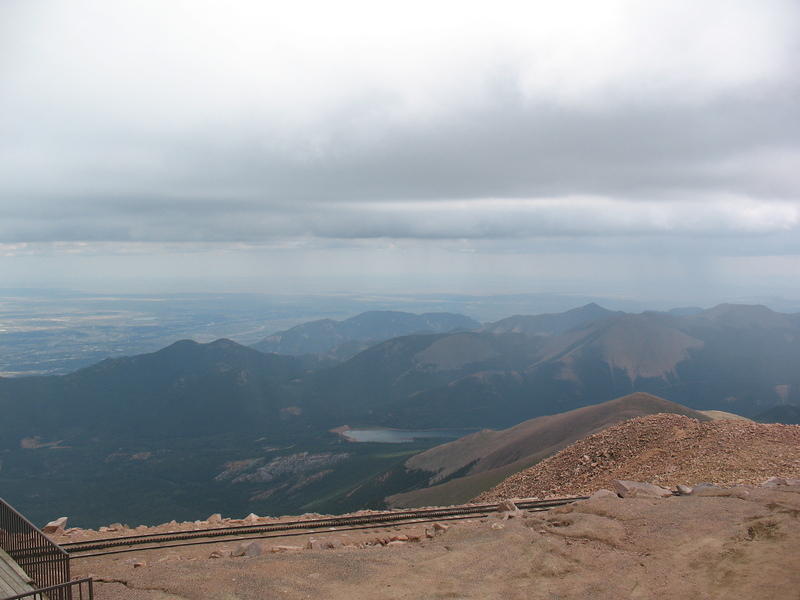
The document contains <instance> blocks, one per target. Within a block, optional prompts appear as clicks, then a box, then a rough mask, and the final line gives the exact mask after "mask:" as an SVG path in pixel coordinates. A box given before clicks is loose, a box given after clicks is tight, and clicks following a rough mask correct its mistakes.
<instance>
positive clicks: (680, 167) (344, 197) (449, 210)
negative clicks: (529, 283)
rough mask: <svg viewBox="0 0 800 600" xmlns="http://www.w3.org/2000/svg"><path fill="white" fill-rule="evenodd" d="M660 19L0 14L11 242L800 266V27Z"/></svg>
mask: <svg viewBox="0 0 800 600" xmlns="http://www.w3.org/2000/svg"><path fill="white" fill-rule="evenodd" d="M501 5H502V6H501ZM578 5H580V6H581V7H583V9H585V11H582V12H581V14H584V13H585V15H584V16H585V18H583V19H580V18H575V14H576V9H577V8H579V6H578ZM112 6H113V7H112ZM458 6H460V5H458ZM642 6H643V5H641V4H640V3H636V2H627V1H624V0H619V1H616V0H614V1H612V0H609V1H608V2H598V3H591V6H587V5H586V4H585V3H583V4H580V3H577V4H576V3H574V2H566V3H565V6H564V7H563V8H555V7H550V6H549V3H548V8H546V9H545V8H544V7H543V6H537V7H530V6H528V5H527V3H525V4H523V3H515V2H507V3H503V2H501V3H500V4H498V5H497V6H494V5H493V6H488V5H487V6H485V7H479V8H477V9H476V8H473V7H470V8H463V9H462V10H458V11H455V12H454V9H455V8H457V6H456V5H452V6H448V7H445V6H442V7H439V6H438V5H437V7H434V8H429V9H427V8H426V7H425V6H424V5H422V4H419V5H417V4H415V3H411V4H410V5H409V6H408V7H407V8H406V9H405V10H404V12H403V13H402V14H397V15H393V17H392V18H391V19H388V20H387V19H386V18H385V17H384V16H383V15H381V14H379V13H378V12H374V9H373V8H365V6H364V5H363V4H359V3H355V2H354V3H351V2H349V1H348V2H344V3H343V4H342V5H341V6H340V7H339V9H340V10H339V11H338V12H336V11H334V12H327V10H328V9H326V8H325V7H324V5H323V4H315V3H311V4H309V5H308V6H306V5H303V6H299V7H286V8H281V9H273V8H266V7H265V6H264V5H261V3H247V2H241V3H240V4H236V9H237V10H229V9H228V8H227V7H223V6H222V5H221V4H217V3H215V2H209V3H202V4H201V5H199V6H198V5H197V4H196V3H183V2H175V3H174V4H173V3H170V5H169V7H164V5H163V3H158V2H135V3H134V2H131V3H127V2H120V3H95V2H91V1H90V0H80V1H78V2H60V1H54V2H53V3H47V4H45V3H38V2H21V1H10V2H6V3H4V4H3V5H2V6H0V23H4V24H5V25H0V28H2V29H0V57H2V58H0V132H2V136H0V245H2V244H5V246H6V247H7V248H8V249H9V250H8V253H10V255H13V254H14V253H16V252H19V248H20V244H22V245H25V244H28V245H27V246H24V247H25V248H26V250H25V252H31V251H32V250H31V248H34V247H37V246H36V245H37V244H38V245H40V247H41V248H42V252H43V253H45V254H47V253H51V252H53V250H52V248H53V246H52V243H56V242H65V243H68V244H72V243H79V242H87V243H88V244H89V247H88V248H87V247H86V246H80V247H77V246H76V247H75V248H77V249H76V250H75V251H76V252H78V253H81V252H90V253H91V252H92V250H90V249H89V248H95V249H101V250H100V251H102V252H111V250H110V246H109V245H108V244H105V243H106V242H110V243H117V244H137V243H142V244H145V245H147V244H149V245H150V248H151V251H150V252H151V253H152V254H153V255H158V254H159V253H162V252H175V249H174V247H173V246H170V245H169V244H172V243H176V244H186V245H189V244H200V245H202V244H209V246H208V247H209V248H221V247H223V246H224V247H233V245H236V244H244V245H245V247H246V248H250V247H251V245H252V246H253V247H262V248H263V247H265V246H266V245H272V246H271V247H273V248H274V247H281V248H294V249H295V251H297V252H310V251H311V250H310V248H317V249H319V248H338V249H342V248H350V249H351V250H352V251H354V252H363V251H373V250H375V249H376V248H379V247H382V246H385V247H389V246H391V245H392V244H393V243H394V241H403V242H402V243H403V244H406V243H409V242H413V241H414V240H418V241H419V242H420V243H421V244H423V245H428V244H431V243H433V244H436V243H437V242H441V244H440V246H439V247H438V250H436V251H437V252H440V253H442V255H443V256H444V255H446V254H447V253H453V252H460V253H465V252H471V253H475V254H481V255H487V256H498V255H505V254H509V253H514V252H516V253H520V254H526V253H527V254H531V255H546V254H547V253H548V252H551V253H552V252H572V253H576V254H580V253H586V254H589V255H590V254H595V253H598V252H607V253H613V252H616V253H620V254H624V253H626V252H641V249H642V248H647V247H650V248H655V250H654V251H655V252H660V253H662V254H669V253H673V254H675V255H676V256H679V255H681V256H682V255H688V254H692V253H693V254H695V255H702V254H709V255H721V256H741V255H752V256H767V255H770V256H777V255H786V254H791V253H797V252H800V249H798V248H797V246H798V243H797V242H796V239H797V238H798V235H797V234H798V229H800V196H798V192H797V190H798V189H800V108H798V106H799V105H798V103H797V98H798V97H800V75H798V71H797V69H796V66H795V57H796V56H797V55H798V51H800V8H799V7H798V5H797V4H796V3H794V2H792V1H789V0H787V1H780V0H775V1H766V2H755V1H748V0H741V1H737V2H721V1H719V2H717V1H709V2H708V3H704V4H703V5H702V6H700V7H698V6H697V5H696V4H694V5H692V4H691V3H689V2H688V0H687V1H686V2H683V1H677V0H676V1H675V2H666V1H665V2H653V3H648V5H647V6H648V8H647V9H643V8H642ZM310 8H313V10H314V11H317V13H315V14H318V16H319V19H315V20H314V22H309V20H308V19H307V16H306V13H307V12H308V10H309V9H310ZM689 8H691V9H692V10H689ZM426 10H427V11H428V12H427V13H426V12H425V11H426ZM531 11H533V12H536V13H537V14H536V16H537V17H539V18H537V19H533V18H531V17H532V16H533V13H532V12H531ZM340 13H341V14H340ZM188 14H192V20H191V21H188V20H186V18H185V17H186V16H187V15H188ZM423 14H426V19H421V16H422V15H423ZM156 17H158V18H156ZM9 23H13V25H14V26H11V25H9ZM393 240H394V241H393ZM48 244H50V245H48ZM459 244H463V246H459ZM243 251H245V250H241V249H239V250H236V252H243ZM337 251H338V250H337ZM443 260H444V259H443ZM445 262H446V261H445Z"/></svg>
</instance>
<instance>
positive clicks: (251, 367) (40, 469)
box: [0, 304, 800, 520]
mask: <svg viewBox="0 0 800 600" xmlns="http://www.w3.org/2000/svg"><path fill="white" fill-rule="evenodd" d="M398 314H399V315H403V314H404V313H393V312H377V313H367V316H363V315H361V316H360V317H361V318H358V317H356V318H354V319H353V320H348V321H354V322H355V325H353V323H352V322H351V324H350V325H347V326H346V327H345V330H346V331H349V333H347V335H348V336H350V337H349V338H347V339H346V340H345V341H344V342H343V343H344V344H347V343H350V342H353V343H355V342H358V343H362V342H363V341H364V340H368V339H372V340H375V339H380V338H381V337H382V336H386V335H391V334H392V333H393V332H395V331H397V330H398V328H400V329H402V330H403V331H408V330H409V329H410V330H412V331H414V333H410V334H408V335H400V336H397V337H390V338H389V339H385V340H383V341H380V342H377V343H375V344H373V345H371V346H369V347H368V348H366V349H365V350H363V351H361V352H358V353H357V354H355V355H354V356H352V357H350V358H348V359H346V360H339V361H338V362H336V363H335V364H332V366H327V367H324V368H320V362H319V361H315V360H309V359H308V356H307V355H305V354H303V355H299V356H297V355H281V354H277V353H265V352H262V351H259V350H257V349H254V348H248V347H245V346H242V345H240V344H237V343H235V342H233V341H230V340H224V339H222V340H217V341H215V342H211V343H208V344H199V343H196V342H193V341H190V340H183V341H179V342H176V343H174V344H172V345H170V346H168V347H166V348H164V349H162V350H160V351H158V352H154V353H151V354H144V355H138V356H132V357H125V358H114V359H107V360H104V361H102V362H100V363H97V364H95V365H93V366H90V367H87V368H84V369H81V370H79V371H76V372H74V373H71V374H68V375H60V376H48V377H19V378H0V414H3V415H4V418H3V419H2V421H0V460H2V464H1V465H0V484H2V485H3V486H4V487H8V489H13V490H17V493H18V494H19V495H20V497H19V498H18V503H19V504H20V505H21V506H26V507H28V509H29V510H31V511H33V512H32V513H31V514H44V513H45V512H46V511H47V510H48V509H47V507H48V506H51V505H52V503H53V502H54V498H56V497H62V496H63V495H64V493H65V490H71V489H73V488H74V487H75V486H77V485H78V482H79V481H81V479H80V478H81V477H85V478H90V479H92V481H95V482H96V483H95V484H94V485H93V486H88V487H87V486H86V485H85V483H86V482H85V480H84V481H83V484H84V485H83V487H82V488H81V490H84V491H76V492H74V494H73V495H74V497H75V498H77V499H78V500H76V505H75V506H76V507H75V510H76V511H77V512H78V513H80V512H81V511H87V512H88V510H89V504H88V503H90V502H96V503H97V504H96V506H94V507H92V513H91V514H92V515H101V514H102V510H103V506H105V505H109V506H113V505H114V503H115V502H120V501H124V502H127V506H128V509H129V510H130V514H131V515H132V516H131V517H130V519H131V520H133V519H134V518H139V519H141V520H145V518H146V519H155V518H157V515H162V514H164V515H167V514H173V513H174V508H175V506H176V505H180V506H183V507H185V511H186V512H187V513H191V514H192V515H196V518H202V517H203V516H205V515H203V512H206V510H207V509H211V512H213V509H215V508H216V509H217V510H218V509H219V507H218V506H217V507H215V506H213V505H212V504H213V503H214V502H217V503H219V502H223V503H224V504H225V505H226V506H229V507H233V508H235V509H236V510H241V511H243V514H247V512H250V511H253V512H261V513H264V512H270V513H276V512H283V511H293V510H297V508H298V507H304V508H305V509H308V510H312V509H313V510H334V509H335V510H346V509H352V508H360V507H363V506H381V505H382V504H383V502H384V501H383V498H384V497H385V496H387V495H390V494H394V493H403V492H413V491H414V490H416V489H419V488H423V487H430V486H431V485H442V484H443V485H444V486H449V488H447V489H446V490H445V491H446V492H447V493H450V492H449V491H447V490H451V491H452V490H455V489H456V487H458V486H461V487H463V488H464V489H468V488H474V482H475V481H478V480H480V479H481V478H483V480H488V479H490V478H492V477H495V475H496V474H497V473H499V471H497V470H498V469H500V470H504V469H506V470H507V469H513V468H516V467H517V466H519V465H518V464H516V463H517V462H518V461H520V460H522V461H523V462H524V461H529V460H533V459H532V458H531V457H535V456H538V454H537V453H539V452H540V451H543V450H537V449H536V447H530V448H527V449H519V448H522V446H524V445H525V444H522V446H520V445H519V444H517V445H516V446H515V444H516V442H514V443H511V442H509V441H508V440H516V439H517V438H516V436H517V433H519V432H520V431H524V430H527V428H531V430H532V431H538V430H537V428H538V427H541V426H542V425H541V423H545V422H546V421H541V422H539V424H538V425H533V424H530V423H529V424H527V425H526V426H525V427H522V426H520V427H521V429H519V430H516V431H517V433H512V432H514V431H515V430H514V429H512V430H511V431H510V432H503V433H499V432H498V433H491V434H489V433H483V434H481V435H482V436H483V438H486V439H487V440H490V441H491V443H490V444H489V446H487V448H489V447H492V448H495V449H496V450H497V452H499V454H496V453H495V450H492V452H488V451H487V452H486V453H485V454H486V456H484V455H483V451H480V452H479V454H480V457H477V458H476V455H475V454H474V453H473V454H470V452H468V451H467V450H466V448H467V447H468V444H466V442H462V443H461V444H462V445H461V446H459V447H460V448H462V450H463V453H464V456H465V457H470V456H472V457H473V459H471V460H470V461H469V462H463V461H462V462H461V463H453V464H451V465H449V466H446V467H443V468H441V469H440V468H438V467H437V468H433V467H431V469H432V470H428V467H430V465H428V466H425V467H424V468H423V467H422V466H421V465H422V463H420V462H415V460H416V461H422V460H423V458H417V459H414V458H413V455H414V454H418V453H419V452H422V451H425V450H427V449H429V448H430V447H432V446H433V445H435V444H436V441H435V440H416V441H415V442H413V443H408V444H405V445H402V450H401V451H398V452H394V453H392V452H390V453H387V452H386V451H385V446H384V445H383V444H377V443H366V444H359V443H348V442H346V441H344V440H343V439H342V438H340V437H339V436H337V435H335V434H333V433H329V430H331V429H333V428H338V427H340V426H342V425H345V424H346V425H349V426H351V427H356V428H358V427H394V428H412V429H430V428H466V429H475V430H482V429H485V428H493V429H505V428H509V427H512V428H513V427H514V426H515V425H519V424H520V423H523V422H525V421H528V420H530V419H536V418H538V417H543V416H546V415H555V414H558V413H568V412H569V411H574V410H575V409H581V408H582V407H592V406H593V405H601V403H604V402H607V401H609V400H612V399H615V398H619V397H622V396H626V395H629V394H631V393H634V392H647V393H650V394H654V395H657V396H660V397H661V398H664V399H665V400H666V401H670V402H675V403H679V404H681V405H683V406H684V407H688V408H686V409H684V410H689V409H693V410H706V409H713V410H720V411H727V412H733V413H738V414H741V415H745V416H749V417H757V418H759V419H776V420H780V419H795V418H796V407H797V406H798V405H800V369H798V365H800V316H798V315H792V314H782V313H776V312H774V311H771V310H770V309H768V308H766V307H763V306H744V305H719V306H717V307H714V308H712V309H708V310H702V311H699V312H698V311H697V310H694V309H686V310H678V311H671V312H666V313H665V312H645V313H641V314H630V313H621V312H616V311H608V310H605V309H603V308H602V307H599V306H597V305H593V304H590V305H587V306H584V307H580V308H577V309H574V310H571V311H567V312H566V313H561V314H553V315H538V316H532V317H526V316H516V317H511V318H509V319H503V320H501V321H498V322H495V323H488V324H484V325H482V326H481V325H479V324H477V323H475V322H474V321H472V320H471V319H469V318H467V317H461V316H458V315H446V316H442V315H441V314H439V315H438V316H436V317H433V316H431V315H420V316H419V319H408V318H407V317H406V316H398ZM341 323H347V321H343V322H341ZM399 323H400V324H399ZM420 323H427V324H428V325H427V327H428V328H429V329H431V328H432V329H437V328H438V330H436V331H434V332H430V331H428V332H425V333H416V331H417V329H418V328H419V327H421V325H420ZM309 327H310V329H305V331H306V334H307V335H309V336H310V337H313V335H312V333H310V332H311V331H312V330H313V327H311V326H309ZM315 327H316V326H315ZM348 328H350V329H348ZM403 328H404V329H403ZM294 329H295V330H296V331H295V333H297V332H298V331H302V330H303V326H300V328H299V329H298V328H294ZM289 331H292V330H289ZM326 331H327V329H326ZM292 335H294V334H292ZM325 335H327V334H324V335H323V337H325ZM343 336H344V334H341V335H339V334H337V335H336V336H334V337H335V339H333V338H328V341H326V342H325V343H321V344H319V345H317V346H312V345H309V346H306V347H305V348H301V345H300V344H299V342H297V343H296V344H295V342H292V343H293V344H295V346H294V348H295V349H296V351H298V352H299V351H300V350H303V353H305V351H306V350H313V349H317V350H321V351H323V352H331V348H333V349H335V348H337V347H341V344H340V345H339V346H336V343H339V342H342V340H344V339H345V337H343ZM359 336H360V337H359ZM301 337H302V336H301ZM356 337H359V339H355V338H356ZM297 339H300V338H297ZM359 340H360V341H359ZM276 343H277V342H276ZM287 343H288V342H287ZM326 349H327V350H326ZM598 410H600V409H598ZM642 410H643V409H642ZM673 410H677V409H673ZM581 414H582V413H581ZM682 414H683V413H682ZM598 418H599V417H598ZM600 421H602V418H600ZM574 427H575V431H576V432H579V431H584V429H585V430H586V431H588V430H589V429H591V428H590V427H589V426H588V425H587V427H589V429H586V428H584V429H581V427H579V426H577V425H575V426H574ZM541 431H544V430H541ZM576 434H577V433H576ZM537 435H540V436H543V435H544V434H543V433H540V434H537ZM479 437H480V436H479ZM545 437H546V436H545ZM545 437H543V438H542V439H545ZM501 440H505V441H502V443H501ZM487 443H488V442H487ZM506 443H508V447H509V448H512V447H518V450H515V451H511V450H503V451H500V450H499V448H500V447H501V446H504V445H505V444H506ZM526 443H527V442H526ZM554 445H557V443H556V442H553V443H552V444H550V446H554ZM550 446H548V447H550ZM437 452H439V451H437ZM442 452H444V451H442ZM445 453H446V452H445ZM434 454H435V453H434ZM490 455H491V456H493V457H494V458H490ZM501 455H502V456H505V457H506V458H507V459H508V460H507V462H503V461H504V460H506V459H503V460H500V458H499V457H500V456H501ZM430 456H432V455H427V457H430ZM134 457H136V458H134ZM409 459H411V460H410V462H409V463H408V464H406V461H409ZM426 460H427V458H426ZM401 465H405V466H402V468H400V466H401ZM414 465H417V466H420V468H416V467H414ZM512 465H513V466H512ZM407 467H408V468H407ZM237 469H238V470H237ZM66 472H70V473H73V477H63V476H62V473H66ZM504 472H505V471H504ZM76 473H77V474H76ZM176 473H179V475H176ZM223 473H228V474H230V477H228V476H227V475H226V476H221V475H222V474H223ZM386 473H389V474H390V476H388V478H387V479H386V480H384V481H383V483H382V484H381V485H377V484H375V483H374V482H375V479H374V478H375V477H378V476H380V475H381V474H386ZM298 477H299V478H300V479H297V478H298ZM176 478H177V480H176ZM470 478H472V479H470ZM42 479H45V480H47V481H48V486H47V487H46V489H44V488H42V487H41V486H40V485H39V483H38V482H40V481H41V480H42ZM458 479H463V481H461V482H457V480H458ZM178 480H179V481H178ZM109 481H113V482H114V486H112V487H111V488H107V487H106V482H109ZM299 482H302V485H298V483H299ZM86 489H91V490H92V495H91V497H89V498H86V497H85V494H86V493H87V492H86V491H85V490H86ZM143 490H145V491H146V493H145V491H143ZM439 491H441V490H437V491H435V493H437V494H438V493H439ZM461 493H462V492H460V491H459V492H457V493H456V492H455V491H453V492H452V495H451V496H448V497H456V496H458V494H461ZM81 494H84V496H81ZM458 497H461V496H458ZM123 499H124V500H123ZM215 499H216V500H215ZM393 501H394V500H393ZM397 502H398V503H401V502H403V500H402V499H401V500H397ZM36 511H41V512H40V513H37V512H36ZM206 514H208V513H206ZM136 515H146V517H136ZM46 516H48V517H50V516H52V515H51V514H47V515H46ZM93 518H101V517H100V516H95V517H93ZM117 518H120V517H117ZM193 518H195V517H193Z"/></svg>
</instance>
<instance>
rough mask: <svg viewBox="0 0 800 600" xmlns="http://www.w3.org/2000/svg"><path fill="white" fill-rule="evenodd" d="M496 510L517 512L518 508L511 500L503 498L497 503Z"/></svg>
mask: <svg viewBox="0 0 800 600" xmlns="http://www.w3.org/2000/svg"><path fill="white" fill-rule="evenodd" d="M497 512H519V508H517V505H516V504H514V502H512V501H511V500H503V501H502V502H501V503H500V504H498V505H497Z"/></svg>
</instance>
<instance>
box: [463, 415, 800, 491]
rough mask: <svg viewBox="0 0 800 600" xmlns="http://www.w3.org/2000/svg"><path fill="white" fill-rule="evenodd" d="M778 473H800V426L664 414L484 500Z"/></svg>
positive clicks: (584, 446)
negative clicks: (627, 484)
mask: <svg viewBox="0 0 800 600" xmlns="http://www.w3.org/2000/svg"><path fill="white" fill-rule="evenodd" d="M776 474H777V475H778V476H783V477H790V478H800V426H797V425H782V424H769V425H767V424H763V423H753V422H751V421H738V420H720V421H705V422H703V421H699V420H696V419H691V418H689V417H685V416H682V415H676V414H657V415H649V416H646V417H639V418H635V419H630V420H627V421H624V422H623V423H619V424H617V425H614V426H612V427H609V428H607V429H604V430H603V431H601V432H599V433H596V434H594V435H590V436H588V437H586V438H584V439H582V440H580V441H578V442H576V443H574V444H572V445H571V446H568V447H567V448H565V449H564V450H562V451H561V452H559V453H558V454H556V455H554V456H552V457H550V458H548V459H545V460H543V461H542V462H540V463H539V464H537V465H535V466H533V467H531V468H529V469H526V470H524V471H521V472H519V473H517V474H515V475H512V476H511V477H509V478H508V479H506V480H505V481H503V482H502V483H500V484H499V485H497V486H496V487H494V488H493V489H491V490H489V491H488V492H485V493H483V494H481V495H480V496H479V497H478V500H480V501H494V500H497V499H502V498H514V497H519V498H522V497H539V498H545V497H553V496H570V495H580V494H591V493H592V492H593V491H595V490H597V489H600V488H611V487H612V486H613V482H614V481H615V480H634V481H646V482H649V483H653V484H657V485H660V486H663V487H674V486H677V485H679V484H681V485H690V484H693V483H697V482H712V483H716V484H742V483H751V484H753V483H761V482H763V481H764V480H766V479H767V478H768V477H770V476H774V475H776Z"/></svg>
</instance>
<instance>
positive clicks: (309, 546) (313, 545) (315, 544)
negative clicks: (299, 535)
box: [306, 538, 325, 550]
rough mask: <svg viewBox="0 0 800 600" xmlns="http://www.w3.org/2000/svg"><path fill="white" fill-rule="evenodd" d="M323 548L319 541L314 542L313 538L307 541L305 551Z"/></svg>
mask: <svg viewBox="0 0 800 600" xmlns="http://www.w3.org/2000/svg"><path fill="white" fill-rule="evenodd" d="M324 547H325V546H324V545H323V543H322V542H321V541H319V540H315V539H314V538H311V539H310V540H308V542H306V550H323V549H324Z"/></svg>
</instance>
